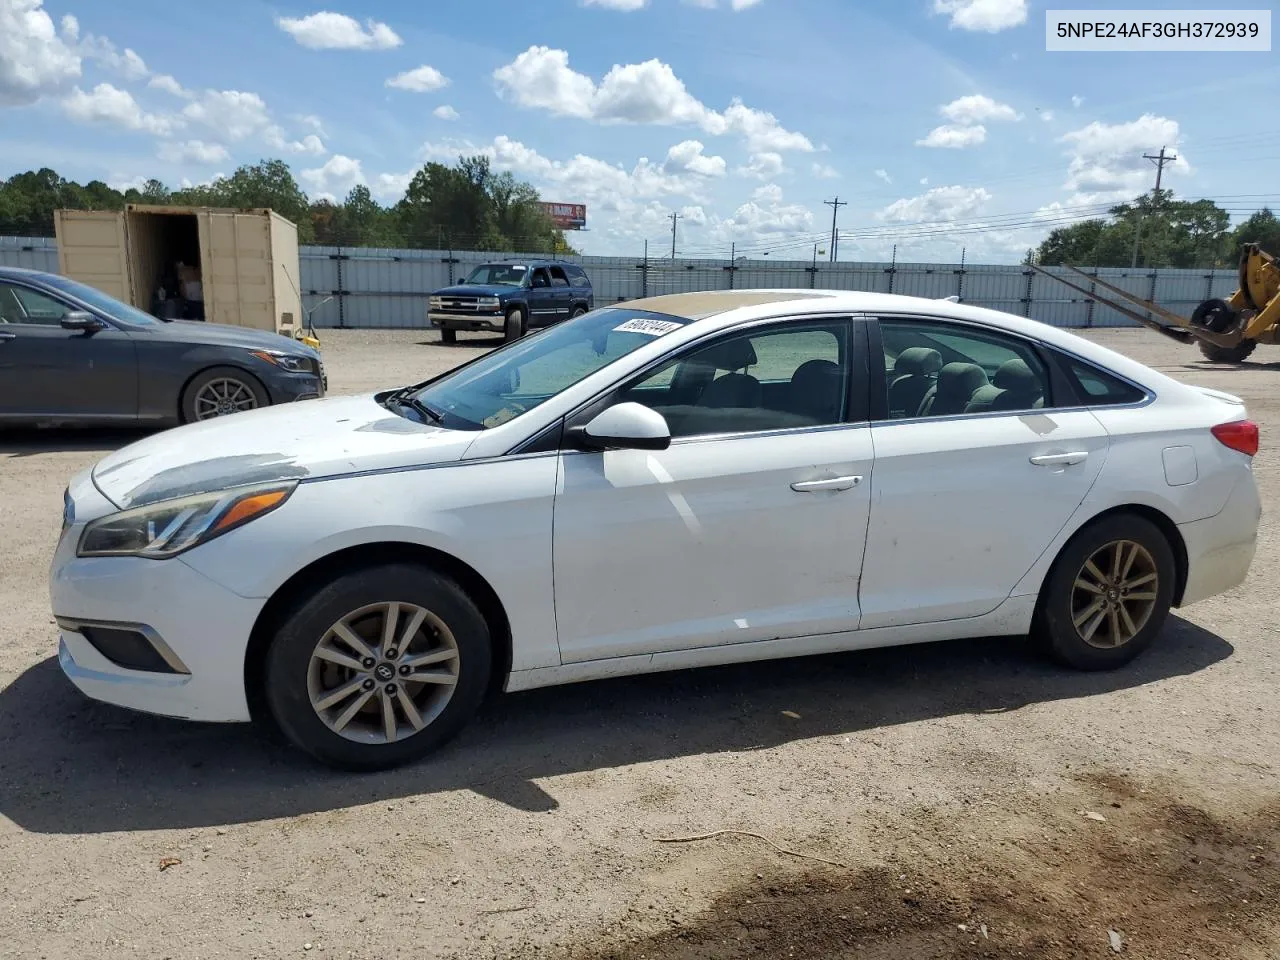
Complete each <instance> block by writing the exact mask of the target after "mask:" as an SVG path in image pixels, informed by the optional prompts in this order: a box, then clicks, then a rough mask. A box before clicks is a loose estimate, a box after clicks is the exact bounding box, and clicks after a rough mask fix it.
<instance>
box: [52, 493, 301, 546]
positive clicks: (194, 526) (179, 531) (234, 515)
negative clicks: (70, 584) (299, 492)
mask: <svg viewBox="0 0 1280 960" xmlns="http://www.w3.org/2000/svg"><path fill="white" fill-rule="evenodd" d="M297 485H298V483H297V481H296V480H295V481H293V482H292V483H284V484H281V483H272V484H258V485H255V486H246V487H238V488H236V489H234V490H217V491H215V492H213V493H200V494H196V495H195V496H192V497H181V498H179V499H177V500H165V501H163V502H161V503H153V504H149V505H148V506H145V507H138V508H137V509H134V510H124V511H122V512H120V513H113V514H111V515H110V516H107V517H102V518H101V519H99V520H94V521H93V522H92V523H90V524H89V525H88V526H86V527H85V528H84V533H82V534H81V535H80V545H79V547H77V549H76V555H77V556H81V557H151V558H153V559H157V560H162V559H165V558H167V557H172V556H176V555H177V554H179V553H182V551H184V550H190V549H191V548H192V547H194V546H196V545H197V544H201V543H204V542H206V541H208V540H212V539H213V538H214V537H217V536H221V535H222V534H224V533H226V532H227V531H229V530H234V529H235V528H236V527H241V526H244V525H245V524H246V523H248V522H249V521H250V520H253V519H255V518H257V517H261V516H263V515H264V514H267V513H270V512H271V511H272V510H274V509H275V508H276V507H278V506H280V504H282V503H284V502H285V500H287V499H289V494H291V493H293V490H294V488H295V487H296V486H297Z"/></svg>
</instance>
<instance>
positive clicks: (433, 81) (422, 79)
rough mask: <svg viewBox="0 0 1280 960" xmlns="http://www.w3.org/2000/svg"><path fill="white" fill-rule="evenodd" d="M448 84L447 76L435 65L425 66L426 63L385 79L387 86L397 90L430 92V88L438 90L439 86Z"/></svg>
mask: <svg viewBox="0 0 1280 960" xmlns="http://www.w3.org/2000/svg"><path fill="white" fill-rule="evenodd" d="M448 85H449V78H448V77H446V76H445V75H444V74H443V73H441V72H440V71H439V70H437V69H436V68H435V67H431V66H427V65H426V64H423V65H422V66H420V67H416V68H414V69H413V70H406V71H405V72H404V73H398V74H396V75H395V76H394V77H390V78H389V79H388V80H387V86H388V87H395V88H396V89H397V90H411V91H413V92H414V93H430V92H431V91H432V90H439V89H440V88H441V87H446V86H448Z"/></svg>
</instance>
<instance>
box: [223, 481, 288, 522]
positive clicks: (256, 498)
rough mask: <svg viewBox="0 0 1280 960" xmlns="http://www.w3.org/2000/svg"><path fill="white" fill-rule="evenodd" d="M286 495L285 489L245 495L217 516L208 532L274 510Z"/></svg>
mask: <svg viewBox="0 0 1280 960" xmlns="http://www.w3.org/2000/svg"><path fill="white" fill-rule="evenodd" d="M288 495H289V494H288V491H285V490H269V491H268V492H266V493H255V494H253V495H252V496H248V497H245V498H244V499H243V500H240V501H238V502H237V503H236V504H235V505H234V506H233V507H232V508H231V509H230V510H228V511H227V512H226V513H224V514H223V515H222V516H221V517H219V518H218V522H217V523H215V524H214V525H213V530H212V531H210V532H212V533H218V532H221V531H223V530H227V529H229V528H231V527H234V526H238V525H239V524H242V523H244V522H245V521H246V520H252V519H253V518H254V517H256V516H259V515H260V514H263V513H266V512H267V511H268V510H274V509H275V508H276V507H278V506H280V504H282V503H283V502H284V499H285V497H287V496H288Z"/></svg>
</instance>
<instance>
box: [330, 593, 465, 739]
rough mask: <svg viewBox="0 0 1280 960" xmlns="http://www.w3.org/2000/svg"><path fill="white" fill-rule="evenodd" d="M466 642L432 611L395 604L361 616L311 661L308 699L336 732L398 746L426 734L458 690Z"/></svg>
mask: <svg viewBox="0 0 1280 960" xmlns="http://www.w3.org/2000/svg"><path fill="white" fill-rule="evenodd" d="M458 667H459V656H458V643H457V640H456V639H455V638H454V635H453V633H452V631H450V630H449V628H448V627H447V626H446V625H445V623H444V621H443V620H441V619H440V618H439V617H438V616H436V615H435V614H433V613H432V612H431V611H430V610H427V609H426V608H424V607H420V606H417V605H415V604H410V603H397V602H395V601H388V602H384V603H376V604H370V605H368V606H364V607H360V608H359V609H357V610H353V611H351V612H350V613H348V614H347V615H345V616H344V617H342V618H341V619H339V620H338V621H337V622H336V623H334V624H333V626H331V627H330V628H329V629H328V630H327V631H325V633H324V636H322V637H321V638H320V642H319V643H317V644H316V647H315V650H314V651H313V652H312V654H311V662H310V664H309V666H308V669H307V693H308V695H309V697H310V699H311V706H312V708H313V709H314V710H315V712H316V714H317V715H318V716H319V717H320V719H321V720H322V721H323V722H324V724H325V726H327V727H328V728H329V729H330V730H332V731H333V732H334V733H336V734H338V735H339V736H341V737H344V738H346V739H347V740H353V741H355V742H358V743H369V744H383V743H395V742H396V741H399V740H404V739H406V738H407V737H411V736H413V735H414V734H416V733H418V732H420V731H422V730H425V729H426V728H427V727H428V726H430V725H431V722H432V721H433V720H435V719H436V718H437V717H438V716H440V714H441V713H442V712H443V711H444V708H445V707H446V706H447V705H448V703H449V701H450V699H451V698H452V697H453V693H454V689H455V688H456V687H457V684H458Z"/></svg>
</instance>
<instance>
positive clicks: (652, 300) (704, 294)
mask: <svg viewBox="0 0 1280 960" xmlns="http://www.w3.org/2000/svg"><path fill="white" fill-rule="evenodd" d="M829 296H831V294H829V293H824V292H822V291H819V290H704V291H700V292H697V293H664V294H659V295H658V296H654V297H643V298H641V299H639V300H624V301H623V302H622V303H616V304H610V306H615V307H622V308H623V309H635V310H652V311H653V312H655V313H669V314H671V315H672V316H673V317H685V318H687V319H689V320H700V319H702V318H703V317H711V316H714V315H715V314H717V313H726V312H728V311H729V310H736V309H737V308H738V307H755V306H759V305H760V304H762V303H785V302H787V301H788V300H803V299H807V298H811V297H812V298H819V297H829Z"/></svg>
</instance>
